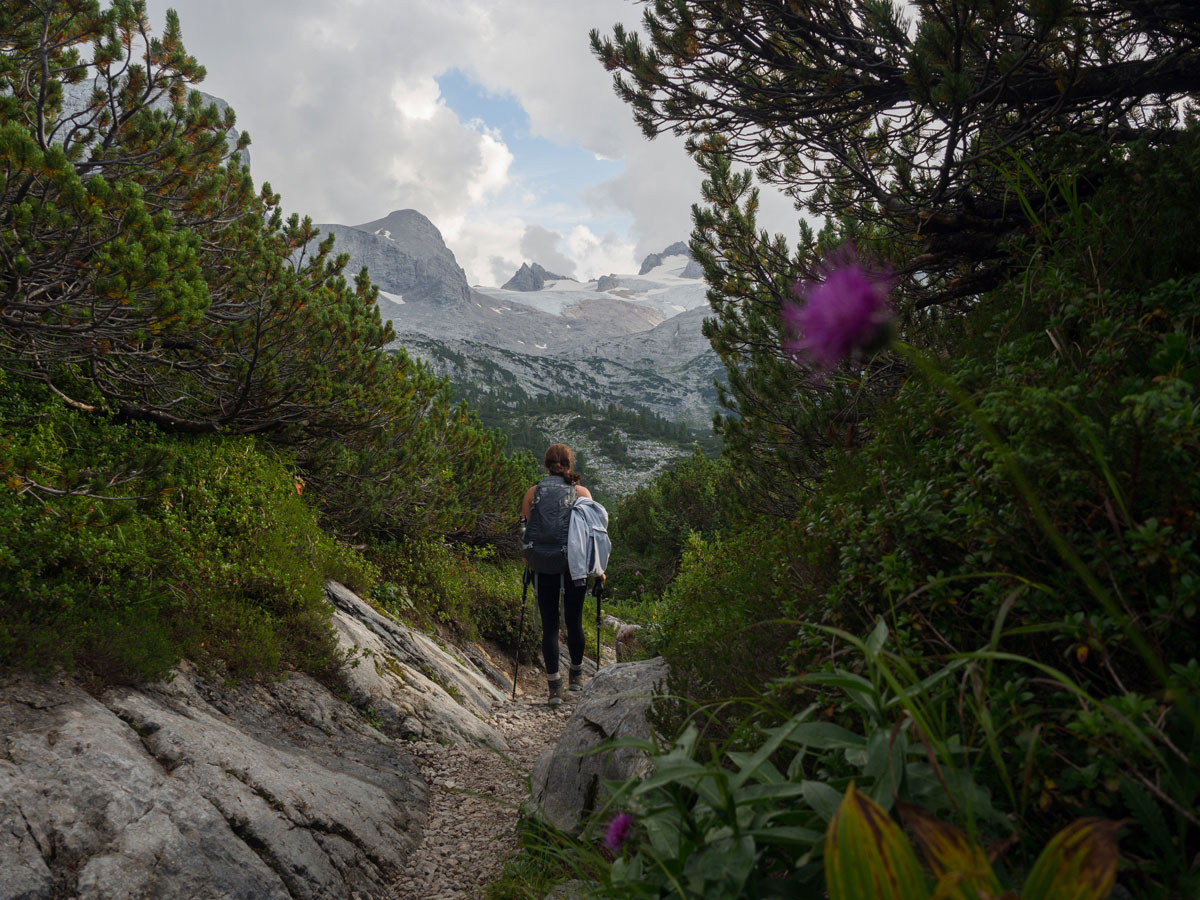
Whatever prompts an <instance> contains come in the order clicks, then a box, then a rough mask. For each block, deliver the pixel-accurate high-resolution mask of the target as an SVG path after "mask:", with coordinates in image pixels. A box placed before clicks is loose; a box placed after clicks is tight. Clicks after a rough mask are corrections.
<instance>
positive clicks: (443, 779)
mask: <svg viewBox="0 0 1200 900" xmlns="http://www.w3.org/2000/svg"><path fill="white" fill-rule="evenodd" d="M605 655H606V657H607V654H605ZM606 661H608V660H607V659H606ZM521 676H522V677H521V688H522V690H524V691H525V693H524V694H523V695H518V697H517V700H516V702H508V703H506V704H505V705H504V706H502V707H500V708H498V709H497V710H496V711H495V712H494V714H493V720H492V722H493V725H495V727H496V728H497V729H498V730H499V731H500V732H501V733H502V734H503V735H504V739H505V741H507V742H508V747H509V749H508V752H507V753H500V752H498V751H495V750H489V749H486V748H482V747H468V746H456V747H444V746H442V745H441V744H438V743H434V742H429V741H424V742H419V743H414V744H411V745H410V749H411V751H412V755H413V759H414V761H415V762H416V763H417V765H418V767H420V769H421V772H422V774H423V775H424V776H425V780H426V781H427V782H428V783H429V787H430V797H429V820H428V822H427V824H426V829H425V837H424V839H423V841H422V843H421V845H420V846H419V847H418V848H417V850H416V852H415V853H414V854H413V855H412V858H411V859H410V860H409V864H408V866H407V868H406V869H405V872H404V876H403V877H402V878H401V879H400V880H399V881H398V882H397V883H396V885H395V896H396V898H397V900H475V898H478V897H480V896H482V891H483V887H484V885H486V884H488V883H489V882H490V881H492V880H493V879H494V878H495V876H496V874H497V873H498V872H499V871H500V869H501V868H502V867H503V866H504V864H505V862H506V861H507V860H508V859H509V858H510V857H511V856H512V855H513V854H514V853H515V852H516V849H517V828H516V826H517V812H518V807H519V805H520V804H521V803H522V802H523V801H524V800H526V799H527V798H528V796H529V772H530V771H531V770H532V769H533V764H534V763H535V762H537V758H538V757H539V756H540V755H541V753H542V751H543V750H545V749H547V748H548V747H550V746H552V745H553V744H554V742H555V741H557V740H558V736H559V734H560V733H561V732H562V730H563V726H565V725H566V724H567V719H569V718H570V717H571V713H572V712H573V711H574V709H575V703H576V702H577V700H578V698H579V696H580V694H579V693H576V692H571V691H565V692H564V693H565V695H566V698H565V700H564V702H563V703H562V705H561V706H559V707H557V708H555V709H551V708H550V707H549V706H547V705H546V682H545V680H544V676H542V675H540V674H538V673H533V672H529V673H528V675H527V674H526V671H525V670H523V671H522V672H521Z"/></svg>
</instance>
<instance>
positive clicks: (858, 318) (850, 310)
mask: <svg viewBox="0 0 1200 900" xmlns="http://www.w3.org/2000/svg"><path fill="white" fill-rule="evenodd" d="M821 268H822V270H823V272H822V275H823V277H821V278H820V279H815V280H813V281H797V282H796V284H795V286H794V287H793V288H792V290H793V292H794V293H795V294H796V296H797V297H798V298H800V299H801V300H802V301H804V302H803V304H799V303H785V304H784V307H783V323H784V326H785V329H786V330H787V331H788V332H789V333H790V335H791V337H790V338H789V339H788V340H787V341H785V343H784V349H786V350H790V351H792V352H793V353H798V354H802V355H804V356H806V357H808V359H809V360H810V361H811V362H812V363H813V366H814V368H817V369H823V370H829V369H832V368H833V367H834V366H836V365H837V364H838V363H839V362H841V361H842V360H843V359H845V358H846V357H848V356H850V355H851V354H852V353H854V352H856V351H860V350H871V349H876V348H878V346H879V345H880V341H881V339H882V338H885V337H886V335H887V326H888V323H889V322H890V321H891V318H892V307H891V304H890V303H888V299H887V295H888V291H889V290H890V289H891V277H890V275H889V274H888V273H887V272H886V271H879V270H874V271H873V270H871V269H869V268H868V267H867V266H865V265H864V264H863V263H862V261H860V260H859V258H858V255H857V254H856V253H855V251H854V248H853V247H852V246H850V245H847V246H846V247H844V248H842V250H840V251H838V252H837V253H835V254H831V255H830V256H827V257H826V258H825V260H824V261H823V262H822V265H821Z"/></svg>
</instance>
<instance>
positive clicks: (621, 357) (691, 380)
mask: <svg viewBox="0 0 1200 900" xmlns="http://www.w3.org/2000/svg"><path fill="white" fill-rule="evenodd" d="M319 227H320V229H321V230H322V231H323V232H326V233H332V234H334V235H335V238H336V245H335V247H336V250H337V252H345V253H348V254H349V256H350V263H349V265H348V267H347V271H349V272H354V271H357V270H358V269H359V268H361V267H362V266H366V267H367V269H368V271H369V272H370V274H371V279H372V281H373V282H374V283H375V284H376V285H378V287H379V290H380V295H379V309H380V314H381V315H382V316H383V317H384V318H385V319H388V320H390V321H391V322H392V325H393V327H394V328H395V330H396V334H397V342H396V344H397V346H403V347H404V348H406V349H407V350H408V351H409V352H411V353H413V354H414V355H416V356H418V357H420V358H422V359H425V360H426V361H427V362H429V363H430V364H431V365H432V366H433V367H434V369H435V370H436V371H438V372H439V373H442V374H446V375H448V376H450V377H451V379H452V380H459V379H474V378H480V377H484V373H489V374H488V376H487V377H492V378H495V377H500V378H501V379H502V380H503V381H504V383H506V384H510V385H514V384H515V385H517V386H519V387H520V389H521V390H522V391H524V392H526V393H527V394H534V395H536V394H538V393H543V392H547V391H557V392H568V393H575V394H577V395H578V396H580V397H586V398H589V399H595V400H596V401H597V402H604V403H607V402H617V403H619V404H621V405H624V406H627V407H629V408H644V409H648V410H651V411H653V412H655V413H657V414H659V415H662V416H664V417H667V418H669V419H671V420H673V421H680V422H686V423H688V424H690V425H693V426H695V427H701V428H704V427H707V425H708V423H709V422H710V421H711V418H712V413H713V411H714V409H715V408H716V391H715V389H714V388H713V384H712V381H713V379H714V378H720V377H722V375H723V367H722V365H721V363H720V361H719V360H718V359H717V357H716V354H715V353H713V351H712V349H711V347H709V345H708V342H707V340H706V339H705V338H704V337H703V335H702V334H701V331H700V326H701V323H702V321H703V318H704V313H705V312H706V311H707V309H708V306H707V302H706V300H705V297H704V290H705V288H704V284H703V282H702V281H701V280H698V279H697V278H696V277H695V273H694V268H695V261H694V260H692V259H691V257H690V255H689V254H688V250H687V246H686V245H685V244H683V243H682V242H677V243H675V244H672V245H671V246H669V247H667V248H666V249H665V250H664V251H663V252H662V253H661V254H651V255H650V256H648V257H647V258H646V260H644V261H643V265H642V268H641V271H640V272H639V273H638V274H636V275H634V274H629V275H618V274H615V273H613V274H610V275H607V276H603V277H602V278H600V279H596V280H594V281H589V282H578V281H575V280H574V279H569V278H564V277H562V276H558V275H555V274H554V273H552V272H549V271H547V270H546V269H545V268H544V267H543V266H541V265H540V264H538V263H536V262H532V261H531V262H527V263H525V264H523V265H522V267H521V268H520V269H519V270H518V271H517V273H516V274H515V275H514V277H513V278H512V279H510V280H509V282H507V283H506V284H505V286H504V287H500V288H492V287H484V286H479V285H476V286H471V285H468V284H467V279H466V275H465V274H464V273H463V270H462V268H461V267H460V266H459V265H458V262H457V260H456V259H455V257H454V253H453V251H451V250H450V248H448V247H447V246H446V244H445V242H444V240H443V238H442V235H441V233H440V232H439V231H438V229H437V227H436V226H435V225H434V224H433V223H432V222H431V221H430V220H429V219H428V218H427V217H425V216H424V215H422V214H421V213H419V212H417V211H415V210H397V211H395V212H392V213H390V214H389V215H387V216H385V217H383V218H381V219H377V220H375V221H372V222H366V223H363V224H361V225H355V226H345V225H321V226H319ZM689 270H692V271H689ZM510 376H511V377H510Z"/></svg>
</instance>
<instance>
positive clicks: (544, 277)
mask: <svg viewBox="0 0 1200 900" xmlns="http://www.w3.org/2000/svg"><path fill="white" fill-rule="evenodd" d="M567 280H570V281H574V280H575V279H574V278H571V277H570V276H568V275H555V274H554V273H553V272H547V271H546V270H545V269H543V268H542V267H541V266H539V265H538V264H537V263H532V264H530V263H522V264H521V268H519V269H517V271H516V273H515V274H514V275H513V277H512V278H510V279H508V281H506V282H504V284H502V285H501V286H500V287H501V290H505V291H540V290H541V289H542V288H543V287H545V286H546V282H547V281H567Z"/></svg>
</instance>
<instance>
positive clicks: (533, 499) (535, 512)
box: [521, 444, 603, 706]
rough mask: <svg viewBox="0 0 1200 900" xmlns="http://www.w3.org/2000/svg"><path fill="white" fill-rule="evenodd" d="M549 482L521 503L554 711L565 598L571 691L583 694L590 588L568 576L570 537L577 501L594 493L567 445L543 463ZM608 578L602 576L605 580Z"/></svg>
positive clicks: (559, 677)
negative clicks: (560, 600) (586, 607)
mask: <svg viewBox="0 0 1200 900" xmlns="http://www.w3.org/2000/svg"><path fill="white" fill-rule="evenodd" d="M543 464H544V465H545V467H546V471H547V472H549V473H550V474H548V475H547V476H546V477H545V478H543V479H542V480H541V481H539V482H538V483H537V484H535V485H534V486H533V487H531V488H530V489H529V490H527V491H526V492H525V497H524V499H523V500H522V501H521V521H522V523H523V525H524V531H523V536H522V538H521V547H522V550H523V551H524V555H525V560H526V563H527V564H528V566H529V568H530V569H532V570H533V573H534V585H535V590H536V594H537V604H538V611H539V612H540V613H541V616H542V660H543V661H544V662H545V664H546V679H547V682H548V687H549V691H550V705H551V706H558V705H559V704H560V703H562V697H563V684H562V675H561V673H560V672H559V670H558V597H559V591H560V590H561V591H562V595H563V613H564V616H565V618H566V626H567V650H568V651H569V652H570V654H571V666H570V670H569V675H568V688H569V689H570V690H572V691H579V690H583V649H584V636H583V601H584V595H585V594H586V593H587V584H586V583H581V584H575V583H574V582H573V581H572V579H571V578H570V576H569V574H568V571H567V553H566V550H567V547H566V544H567V533H568V530H569V527H570V519H571V507H572V506H573V505H574V503H575V500H576V499H577V498H580V497H583V498H587V499H589V500H590V499H591V497H592V493H591V491H589V490H588V489H587V488H585V487H584V486H583V485H581V484H580V483H579V473H578V472H576V471H575V454H574V452H573V451H572V450H571V448H570V447H568V446H567V445H566V444H552V445H551V446H550V448H549V449H548V450H547V451H546V456H545V458H544V460H543ZM601 577H603V576H601Z"/></svg>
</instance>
